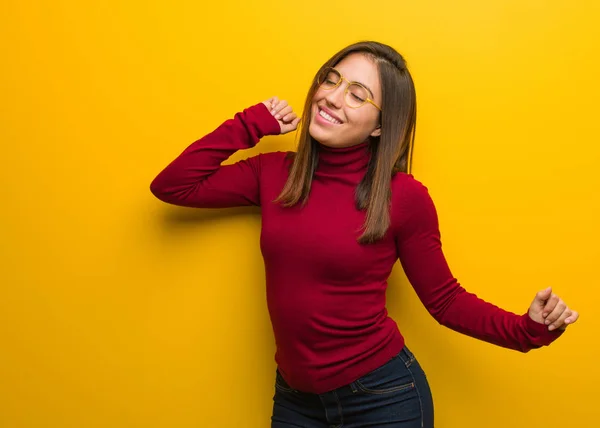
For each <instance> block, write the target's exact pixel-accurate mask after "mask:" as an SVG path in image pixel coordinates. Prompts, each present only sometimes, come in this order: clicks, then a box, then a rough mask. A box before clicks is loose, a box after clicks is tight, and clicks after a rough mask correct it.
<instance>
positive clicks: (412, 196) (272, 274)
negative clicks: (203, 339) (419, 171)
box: [151, 103, 561, 393]
mask: <svg viewBox="0 0 600 428" xmlns="http://www.w3.org/2000/svg"><path fill="white" fill-rule="evenodd" d="M279 133H280V128H279V124H278V123H277V121H276V120H275V118H273V117H272V116H271V114H270V112H269V111H268V109H267V108H266V107H265V106H264V105H263V104H262V103H261V104H257V105H255V106H253V107H250V108H248V109H246V110H244V111H243V112H242V113H238V114H237V115H236V116H235V118H234V119H232V120H228V121H226V122H225V123H223V124H222V125H221V126H220V127H219V128H217V129H216V130H215V131H214V132H212V133H210V134H208V135H206V136H205V137H204V138H201V139H200V140H198V141H196V142H194V143H193V144H191V145H190V146H189V147H188V148H187V149H186V150H185V151H183V153H181V155H179V156H178V157H177V158H176V159H175V160H174V161H173V162H171V164H169V165H168V166H167V167H166V168H165V169H164V170H163V171H162V172H161V173H160V174H159V175H158V176H157V177H156V178H155V179H154V181H153V182H152V185H151V191H152V193H153V194H154V195H155V196H156V197H157V198H159V199H160V200H162V201H165V202H168V203H171V204H175V205H182V206H189V207H199V208H222V207H233V206H242V205H257V206H260V207H261V211H262V234H261V239H260V244H261V251H262V255H263V258H264V262H265V271H266V286H267V303H268V308H269V313H270V316H271V322H272V325H273V331H274V334H275V341H276V345H277V353H276V355H275V360H276V362H277V364H278V367H279V370H280V372H281V374H282V375H283V377H284V378H285V380H286V381H287V382H288V384H289V385H290V386H291V387H292V388H295V389H298V390H301V391H306V392H313V393H323V392H326V391H330V390H332V389H335V388H338V387H340V386H343V385H346V384H348V383H350V382H352V381H354V380H356V379H357V378H359V377H361V376H363V375H365V374H366V373H368V372H370V371H372V370H374V369H375V368H377V367H379V366H381V365H382V364H384V363H385V362H387V361H388V360H389V359H390V358H391V357H392V356H393V355H395V354H397V353H398V352H400V350H401V349H402V347H403V345H404V339H403V336H402V335H401V334H400V332H399V330H398V327H397V325H396V323H395V322H394V321H393V320H392V319H391V318H390V317H388V314H387V311H386V308H385V291H386V287H387V279H388V276H389V274H390V272H391V270H392V267H393V265H394V263H395V262H396V260H398V259H399V260H400V262H401V264H402V267H403V268H404V271H405V273H406V275H407V278H408V279H409V281H410V283H411V284H412V286H413V287H414V289H415V290H416V293H417V295H418V296H419V298H420V299H421V301H422V302H423V304H424V305H425V307H426V308H427V310H428V311H429V312H430V313H431V315H432V316H433V317H434V318H435V319H436V320H437V321H438V322H439V323H440V324H442V325H444V326H447V327H449V328H451V329H453V330H456V331H458V332H461V333H464V334H467V335H469V336H472V337H475V338H478V339H481V340H485V341H487V342H490V343H494V344H496V345H499V346H503V347H507V348H511V349H515V350H518V351H522V352H527V351H528V350H530V349H532V348H538V347H540V346H544V345H548V344H549V343H550V342H552V341H553V340H554V339H555V338H557V337H558V336H559V335H560V334H561V331H553V332H550V331H548V329H547V327H546V326H545V325H543V324H539V323H536V322H535V321H533V320H531V318H530V317H529V316H528V315H527V314H523V315H517V314H514V313H511V312H508V311H505V310H503V309H500V308H498V307H496V306H494V305H492V304H490V303H487V302H485V301H483V300H481V299H479V298H478V297H477V296H475V295H474V294H472V293H469V292H467V291H465V289H464V288H462V287H461V286H460V285H459V283H458V281H457V280H456V279H455V278H454V277H453V276H452V273H451V271H450V269H449V267H448V264H447V263H446V260H445V258H444V254H443V252H442V245H441V241H440V232H439V229H438V219H437V214H436V210H435V207H434V204H433V202H432V200H431V198H430V196H429V193H428V191H427V188H426V187H425V186H423V184H421V183H420V182H419V181H417V180H416V179H415V178H414V177H413V176H412V175H410V174H405V173H397V174H396V175H395V176H394V177H393V178H392V204H391V222H392V224H391V227H390V229H389V231H388V233H387V234H386V236H385V238H384V239H383V240H381V241H380V242H378V243H376V244H371V245H361V244H359V243H358V242H357V241H356V240H357V238H358V236H359V235H360V232H359V229H360V228H361V226H362V225H363V222H364V219H365V212H363V211H359V210H357V209H356V207H355V202H354V200H355V199H354V190H355V188H356V186H357V184H358V183H359V182H360V180H361V179H362V177H363V176H364V174H365V171H366V167H367V163H368V160H369V155H368V151H367V146H366V143H363V144H360V145H357V146H353V147H349V148H335V149H334V148H328V147H326V146H322V145H319V150H320V152H319V165H318V169H317V171H316V173H315V177H314V180H313V183H312V188H311V193H310V196H309V200H308V203H307V204H306V205H305V206H304V207H301V206H295V207H292V208H283V207H281V206H279V205H278V204H276V203H274V202H273V200H274V199H275V198H276V197H277V196H278V195H279V193H280V192H281V190H282V188H283V185H284V183H285V181H286V179H287V176H288V167H289V165H290V163H291V160H289V159H286V154H285V153H282V152H274V153H266V154H260V155H257V156H254V157H251V158H249V159H247V160H243V161H240V162H237V163H235V164H233V165H225V166H221V163H222V162H223V161H224V160H226V159H227V158H228V157H229V156H231V155H232V154H233V153H234V152H236V151H237V150H241V149H247V148H250V147H252V146H254V145H255V144H256V143H257V142H258V141H259V139H260V138H261V137H263V136H265V135H276V134H279Z"/></svg>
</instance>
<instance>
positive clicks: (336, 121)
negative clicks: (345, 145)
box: [319, 109, 342, 125]
mask: <svg viewBox="0 0 600 428" xmlns="http://www.w3.org/2000/svg"><path fill="white" fill-rule="evenodd" d="M319 116H321V117H322V118H323V119H327V120H328V121H329V122H331V123H335V124H336V125H339V124H340V123H342V122H340V121H339V120H337V119H334V118H333V117H331V116H329V115H328V114H327V113H325V112H324V111H323V110H321V109H319Z"/></svg>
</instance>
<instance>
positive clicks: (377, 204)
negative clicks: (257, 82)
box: [275, 41, 417, 244]
mask: <svg viewBox="0 0 600 428" xmlns="http://www.w3.org/2000/svg"><path fill="white" fill-rule="evenodd" d="M353 53H361V54H364V55H366V56H367V57H369V58H370V59H372V60H373V61H374V62H375V64H376V65H377V67H378V70H379V80H380V81H381V92H382V96H383V99H382V105H381V109H382V113H381V114H380V116H381V117H380V125H381V135H380V136H379V137H370V140H369V145H368V146H369V151H370V153H371V158H370V161H369V165H368V168H367V172H366V174H365V176H364V178H363V179H362V181H361V182H360V184H359V185H358V186H357V188H356V192H355V196H356V207H357V209H359V210H366V211H367V214H366V218H365V223H364V225H363V230H364V231H363V233H362V235H361V236H360V237H359V238H358V242H359V243H361V244H367V243H374V242H376V241H377V240H379V239H381V238H383V236H384V235H385V233H386V232H387V230H388V228H389V226H390V213H389V205H390V198H391V179H392V176H393V174H395V173H397V172H410V167H411V164H412V152H413V150H412V149H413V146H414V138H415V127H416V119H417V101H416V93H415V86H414V83H413V80H412V77H411V75H410V73H409V71H408V69H407V66H406V61H405V60H404V58H403V57H402V55H400V54H399V53H398V52H397V51H396V50H394V49H393V48H392V47H390V46H388V45H385V44H382V43H378V42H372V41H365V42H359V43H355V44H352V45H350V46H348V47H346V48H344V49H342V50H341V51H339V52H338V53H336V54H335V55H333V56H332V57H331V58H330V59H329V60H328V61H327V62H326V63H325V64H323V66H322V67H321V68H320V69H319V71H318V72H317V74H316V75H315V77H314V79H313V82H312V85H311V87H310V89H309V91H308V95H307V97H306V102H305V104H304V117H303V119H302V123H301V128H300V138H299V141H298V151H297V153H296V154H294V155H293V156H294V160H293V163H292V165H291V168H290V173H289V177H288V179H287V182H286V183H285V186H284V187H283V190H282V191H281V194H280V195H279V196H278V198H277V199H276V200H275V201H276V202H280V203H281V204H282V205H283V206H286V207H290V206H293V205H296V204H297V203H298V202H301V203H302V204H305V203H306V201H307V200H308V195H309V193H310V188H311V184H312V180H313V176H314V173H315V171H316V169H317V164H318V161H319V155H318V147H317V144H318V143H317V141H316V140H314V139H313V138H312V137H311V136H310V133H309V131H308V130H309V126H310V122H311V117H306V116H310V114H311V104H312V99H313V97H314V95H315V93H316V92H317V90H318V89H319V82H318V78H319V75H320V74H321V71H322V70H323V69H324V68H325V67H335V66H336V65H337V64H338V63H339V62H340V61H341V60H342V59H344V58H345V57H346V56H348V55H350V54H353Z"/></svg>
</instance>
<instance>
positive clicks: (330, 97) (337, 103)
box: [325, 85, 344, 109]
mask: <svg viewBox="0 0 600 428" xmlns="http://www.w3.org/2000/svg"><path fill="white" fill-rule="evenodd" d="M342 86H343V85H339V86H338V87H337V88H335V89H333V90H331V91H329V93H328V94H327V96H326V97H325V100H326V101H327V102H328V103H329V104H330V105H332V106H333V107H335V108H338V109H339V108H342V103H343V102H344V88H342Z"/></svg>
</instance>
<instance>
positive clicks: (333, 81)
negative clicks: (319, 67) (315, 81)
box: [319, 68, 341, 89]
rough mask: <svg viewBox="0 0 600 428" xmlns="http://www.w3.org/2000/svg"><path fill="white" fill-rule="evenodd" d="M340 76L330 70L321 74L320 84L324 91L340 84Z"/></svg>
mask: <svg viewBox="0 0 600 428" xmlns="http://www.w3.org/2000/svg"><path fill="white" fill-rule="evenodd" d="M340 79H341V76H340V74H339V73H338V72H337V71H335V70H334V69H332V68H328V69H325V70H324V71H323V73H322V74H321V79H320V82H319V83H320V84H321V87H323V88H324V89H333V88H335V87H336V86H337V85H338V84H339V83H340Z"/></svg>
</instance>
